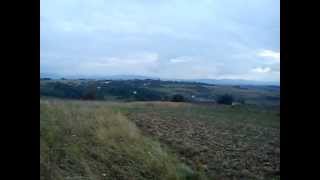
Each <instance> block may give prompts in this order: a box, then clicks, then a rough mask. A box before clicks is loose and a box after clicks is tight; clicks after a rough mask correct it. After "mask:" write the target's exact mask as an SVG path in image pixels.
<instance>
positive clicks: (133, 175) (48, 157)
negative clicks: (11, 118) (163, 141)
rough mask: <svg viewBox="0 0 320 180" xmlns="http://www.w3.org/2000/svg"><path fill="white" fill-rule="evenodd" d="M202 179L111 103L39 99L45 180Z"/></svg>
mask: <svg viewBox="0 0 320 180" xmlns="http://www.w3.org/2000/svg"><path fill="white" fill-rule="evenodd" d="M188 177H189V178H190V177H193V179H200V175H197V174H196V173H194V172H193V171H192V170H191V169H190V168H188V167H187V166H185V165H183V164H181V163H179V161H178V160H177V158H176V157H175V156H174V155H173V154H171V153H168V151H166V148H164V147H163V146H161V145H160V144H159V143H158V142H156V141H154V140H152V139H150V138H147V137H145V136H143V135H141V133H140V131H139V129H138V128H137V127H136V126H135V124H133V123H132V122H130V121H129V120H127V118H126V117H125V116H123V115H122V114H120V113H119V112H117V111H115V110H113V108H110V105H108V106H106V103H97V102H80V101H60V100H40V179H55V180H59V179H187V178H188Z"/></svg>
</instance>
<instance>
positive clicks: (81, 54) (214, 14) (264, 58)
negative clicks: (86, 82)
mask: <svg viewBox="0 0 320 180" xmlns="http://www.w3.org/2000/svg"><path fill="white" fill-rule="evenodd" d="M279 11H280V9H279V1H276V0H260V1H256V0H246V1H244V0H231V1H223V0H216V1H214V0H197V1H196V0H190V1H185V0H170V1H169V0H160V1H147V0H122V1H116V0H91V1H84V0H68V1H65V0H56V1H49V0H41V10H40V14H41V17H40V21H41V22H40V27H41V35H40V36H41V62H40V64H41V72H45V73H57V74H61V75H115V74H134V75H147V76H156V77H163V78H237V79H239V78H242V79H253V80H268V81H279V78H280V72H279V69H280V53H279V33H280V32H279V30H280V23H279V21H280V19H279Z"/></svg>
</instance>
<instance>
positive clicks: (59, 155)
mask: <svg viewBox="0 0 320 180" xmlns="http://www.w3.org/2000/svg"><path fill="white" fill-rule="evenodd" d="M40 102H41V132H42V134H41V136H40V141H41V147H42V150H41V163H42V164H41V168H42V170H41V171H42V172H43V175H44V176H48V174H57V175H56V176H57V177H61V178H60V179H64V178H65V177H68V176H69V177H76V176H79V174H80V175H81V174H82V176H89V177H91V179H102V177H103V176H101V175H102V173H106V177H115V179H130V178H131V179H186V177H185V175H186V174H189V175H191V176H192V174H193V173H192V171H191V170H188V168H186V167H185V166H183V165H181V163H179V161H180V162H183V163H185V164H187V165H188V166H189V167H191V168H192V169H193V170H194V171H197V172H203V171H204V172H205V174H206V176H209V177H210V178H215V179H275V178H276V179H277V178H279V172H280V117H279V110H277V109H266V108H261V107H256V106H238V107H231V106H221V105H218V106H206V105H195V104H189V103H171V102H131V103H116V102H108V103H106V102H84V101H59V100H42V101H40ZM118 112H120V113H121V114H118ZM126 117H127V118H128V119H129V120H131V121H132V122H134V123H135V124H136V125H137V126H138V128H139V129H137V128H136V127H135V125H133V124H132V123H131V122H130V121H128V120H127V119H126ZM103 122H105V123H103ZM110 122H118V123H115V124H114V123H111V124H110ZM99 129H100V130H99ZM99 134H100V135H99ZM150 138H152V139H150ZM158 142H160V143H161V144H159V143H158ZM63 144H69V145H63ZM163 145H165V146H166V147H163ZM128 147H133V148H128ZM59 148H60V149H61V148H62V150H60V151H56V152H54V153H53V155H52V156H53V159H52V158H49V157H48V155H49V154H52V152H51V153H49V152H50V149H51V151H52V150H54V149H59ZM79 149H80V150H79ZM147 152H151V154H153V156H148V153H147ZM173 154H176V155H177V157H176V156H175V155H173ZM177 159H178V160H177ZM47 162H50V163H49V164H48V163H47ZM60 162H62V164H63V166H60V165H59V163H60ZM150 162H152V163H150ZM50 164H51V165H50ZM49 170H50V171H51V172H50V173H49ZM193 176H195V175H193ZM44 179H48V178H44ZM56 179H58V178H56ZM75 179H76V178H75ZM109 179H110V178H109ZM193 179H196V178H195V177H194V178H193Z"/></svg>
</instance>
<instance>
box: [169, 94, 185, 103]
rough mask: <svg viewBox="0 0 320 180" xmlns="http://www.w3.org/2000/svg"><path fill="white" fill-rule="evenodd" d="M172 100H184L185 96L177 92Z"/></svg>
mask: <svg viewBox="0 0 320 180" xmlns="http://www.w3.org/2000/svg"><path fill="white" fill-rule="evenodd" d="M171 101H172V102H184V101H185V98H184V97H183V96H182V95H181V94H176V95H174V96H173V97H172V99H171Z"/></svg>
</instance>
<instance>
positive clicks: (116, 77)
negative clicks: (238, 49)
mask: <svg viewBox="0 0 320 180" xmlns="http://www.w3.org/2000/svg"><path fill="white" fill-rule="evenodd" d="M40 78H51V79H60V78H66V79H80V78H81V79H98V80H101V79H110V80H133V79H139V80H145V79H154V80H158V79H161V80H166V81H183V82H200V83H206V84H217V85H272V86H280V83H279V82H272V81H253V80H243V79H174V78H159V77H151V76H140V75H112V76H84V75H82V76H61V75H57V74H53V73H40Z"/></svg>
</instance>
